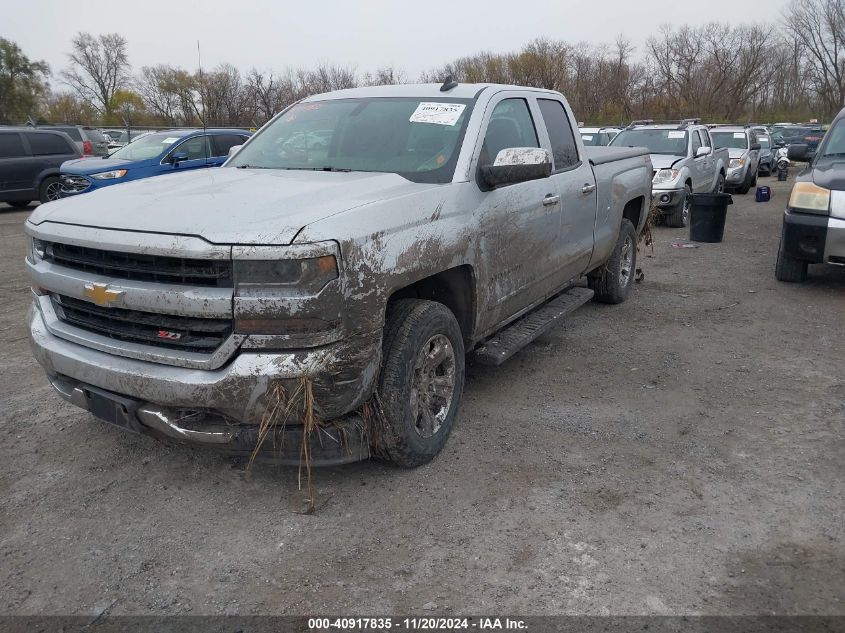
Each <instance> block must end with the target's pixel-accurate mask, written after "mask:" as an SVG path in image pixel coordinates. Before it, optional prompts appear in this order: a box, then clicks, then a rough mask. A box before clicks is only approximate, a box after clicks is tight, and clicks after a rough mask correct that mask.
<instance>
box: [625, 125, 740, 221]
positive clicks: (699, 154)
mask: <svg viewBox="0 0 845 633" xmlns="http://www.w3.org/2000/svg"><path fill="white" fill-rule="evenodd" d="M610 146H611V147H647V148H648V150H649V152H650V153H651V162H652V164H653V165H654V175H653V179H652V189H651V197H652V200H653V201H654V204H655V205H656V206H657V208H658V209H659V210H660V211H661V215H662V218H663V221H664V222H665V223H666V225H667V226H673V227H676V228H679V227H684V226H686V225H687V222H688V221H689V211H690V198H689V197H690V194H692V193H709V192H711V191H714V192H718V193H721V192H722V191H724V189H725V177H726V175H727V170H728V161H729V160H730V158H729V156H728V150H727V149H716V148H714V146H713V141H712V140H711V138H710V132H709V131H708V129H707V126H706V125H701V124H700V123H699V122H698V119H685V120H683V121H681V122H680V123H669V124H655V123H653V122H651V121H634V122H633V123H632V124H631V125H629V126H628V127H627V128H625V129H624V130H622V131H621V132H620V133H619V134H618V135H617V136H616V137H615V138H614V139H613V140H612V141H611V142H610Z"/></svg>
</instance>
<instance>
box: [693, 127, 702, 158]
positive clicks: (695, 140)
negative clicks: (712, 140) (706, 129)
mask: <svg viewBox="0 0 845 633" xmlns="http://www.w3.org/2000/svg"><path fill="white" fill-rule="evenodd" d="M699 147H701V134H699V132H698V130H696V131H695V132H693V133H692V155H693V156H695V153H696V152H697V151H698V148H699Z"/></svg>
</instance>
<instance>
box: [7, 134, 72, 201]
mask: <svg viewBox="0 0 845 633" xmlns="http://www.w3.org/2000/svg"><path fill="white" fill-rule="evenodd" d="M81 155H82V154H81V152H80V151H79V149H78V148H77V147H76V144H75V143H74V142H73V141H72V140H71V138H70V137H69V136H68V135H67V134H65V133H64V132H58V131H56V130H52V129H50V130H45V129H33V128H2V129H0V201H2V202H8V203H9V204H11V205H12V206H13V207H16V208H23V207H25V206H27V205H28V204H29V203H30V202H31V201H33V200H40V201H41V202H48V201H50V200H55V199H57V198H59V197H61V196H60V191H61V185H60V183H59V167H60V166H61V164H62V163H64V162H65V161H67V160H70V159H74V158H79V157H80V156H81Z"/></svg>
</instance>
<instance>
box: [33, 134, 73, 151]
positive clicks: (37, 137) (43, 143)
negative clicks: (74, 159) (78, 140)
mask: <svg viewBox="0 0 845 633" xmlns="http://www.w3.org/2000/svg"><path fill="white" fill-rule="evenodd" d="M26 140H27V141H29V147H30V149H31V150H32V155H33V156H54V155H61V154H75V153H76V152H75V150H73V149H71V148H70V146H69V145H68V142H67V141H66V140H65V139H63V138H62V137H61V136H59V135H58V134H38V133H35V132H27V133H26Z"/></svg>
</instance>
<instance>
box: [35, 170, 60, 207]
mask: <svg viewBox="0 0 845 633" xmlns="http://www.w3.org/2000/svg"><path fill="white" fill-rule="evenodd" d="M61 197H62V183H61V181H60V180H59V179H58V177H57V176H48V177H47V178H45V179H44V180H42V181H41V186H40V187H38V199H39V200H40V201H41V202H42V203H44V202H51V201H53V200H58V199H59V198H61Z"/></svg>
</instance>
